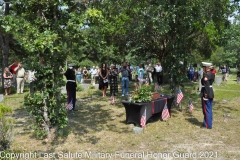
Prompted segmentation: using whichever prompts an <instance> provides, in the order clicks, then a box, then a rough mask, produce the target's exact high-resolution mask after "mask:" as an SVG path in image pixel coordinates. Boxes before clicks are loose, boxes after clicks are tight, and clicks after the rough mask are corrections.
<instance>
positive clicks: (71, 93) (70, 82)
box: [64, 63, 77, 111]
mask: <svg viewBox="0 0 240 160" xmlns="http://www.w3.org/2000/svg"><path fill="white" fill-rule="evenodd" d="M64 75H65V77H66V79H67V84H66V90H67V103H68V104H69V103H72V106H73V108H72V111H77V110H76V109H75V103H76V90H77V83H76V75H75V70H74V64H72V63H71V64H69V68H68V69H67V71H66V72H65V73H64Z"/></svg>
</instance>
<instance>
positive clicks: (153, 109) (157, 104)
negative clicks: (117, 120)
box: [122, 95, 174, 126]
mask: <svg viewBox="0 0 240 160" xmlns="http://www.w3.org/2000/svg"><path fill="white" fill-rule="evenodd" d="M173 99H174V96H169V95H163V96H162V97H161V98H158V99H155V100H153V101H152V102H148V103H129V102H128V101H122V104H123V105H124V107H125V110H126V123H134V124H136V125H139V126H140V120H141V117H142V115H143V114H144V111H145V109H146V122H147V121H148V119H149V118H150V117H152V116H153V115H155V114H158V115H159V118H161V113H162V110H163V108H164V106H165V104H166V102H167V106H168V110H169V113H171V106H172V102H173ZM170 115H171V114H170Z"/></svg>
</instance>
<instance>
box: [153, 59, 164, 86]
mask: <svg viewBox="0 0 240 160" xmlns="http://www.w3.org/2000/svg"><path fill="white" fill-rule="evenodd" d="M155 70H156V73H155V74H156V75H155V77H156V78H157V83H158V85H159V86H160V85H161V84H162V81H163V80H162V78H163V76H162V66H161V63H160V62H158V63H157V64H156V66H155Z"/></svg>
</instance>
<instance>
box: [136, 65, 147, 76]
mask: <svg viewBox="0 0 240 160" xmlns="http://www.w3.org/2000/svg"><path fill="white" fill-rule="evenodd" d="M137 73H138V79H141V80H143V78H144V73H145V71H144V68H143V64H139V68H138V70H137Z"/></svg>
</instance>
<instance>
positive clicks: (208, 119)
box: [200, 62, 214, 129]
mask: <svg viewBox="0 0 240 160" xmlns="http://www.w3.org/2000/svg"><path fill="white" fill-rule="evenodd" d="M211 65H212V64H211V63H207V62H202V67H203V71H204V73H203V78H202V79H201V83H202V89H201V94H200V95H201V100H202V111H203V115H204V120H203V126H202V127H205V128H207V129H212V119H213V115H212V103H213V98H214V93H213V88H212V83H213V81H214V75H213V74H212V72H211V69H210V66H211Z"/></svg>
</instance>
